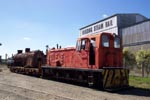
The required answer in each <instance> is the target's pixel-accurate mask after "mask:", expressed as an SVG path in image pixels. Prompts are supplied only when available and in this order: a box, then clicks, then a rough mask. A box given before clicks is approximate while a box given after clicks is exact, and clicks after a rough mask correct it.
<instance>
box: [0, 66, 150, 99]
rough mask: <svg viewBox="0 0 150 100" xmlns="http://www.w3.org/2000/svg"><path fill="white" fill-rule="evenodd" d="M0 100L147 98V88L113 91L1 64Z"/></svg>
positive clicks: (149, 93) (149, 97)
mask: <svg viewBox="0 0 150 100" xmlns="http://www.w3.org/2000/svg"><path fill="white" fill-rule="evenodd" d="M0 100H150V90H146V89H145V90H144V89H139V88H130V89H127V90H123V91H118V92H115V93H110V92H106V91H100V90H96V89H92V88H88V87H83V86H79V85H75V84H67V83H63V82H57V81H52V80H46V79H41V78H36V77H31V76H25V75H21V74H16V73H11V72H10V71H9V69H8V68H7V67H6V66H4V65H3V66H2V65H0Z"/></svg>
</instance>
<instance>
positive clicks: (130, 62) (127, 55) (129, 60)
mask: <svg viewBox="0 0 150 100" xmlns="http://www.w3.org/2000/svg"><path fill="white" fill-rule="evenodd" d="M123 58H124V66H126V67H132V66H134V65H135V64H136V60H135V55H134V54H133V53H132V52H130V51H129V48H124V49H123Z"/></svg>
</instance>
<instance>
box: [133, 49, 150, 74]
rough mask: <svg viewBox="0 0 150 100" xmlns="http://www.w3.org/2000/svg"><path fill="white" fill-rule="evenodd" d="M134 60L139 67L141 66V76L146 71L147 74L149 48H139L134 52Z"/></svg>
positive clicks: (149, 68)
mask: <svg viewBox="0 0 150 100" xmlns="http://www.w3.org/2000/svg"><path fill="white" fill-rule="evenodd" d="M136 62H137V65H138V67H139V68H142V76H144V72H145V71H146V73H147V75H149V73H150V50H147V51H146V50H140V51H138V52H137V53H136Z"/></svg>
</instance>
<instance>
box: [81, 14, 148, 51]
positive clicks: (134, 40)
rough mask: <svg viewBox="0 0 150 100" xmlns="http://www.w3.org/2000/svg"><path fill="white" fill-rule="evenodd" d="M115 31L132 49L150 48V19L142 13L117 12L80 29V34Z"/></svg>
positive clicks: (126, 45)
mask: <svg viewBox="0 0 150 100" xmlns="http://www.w3.org/2000/svg"><path fill="white" fill-rule="evenodd" d="M102 32H109V33H115V34H117V35H119V36H120V37H122V39H123V46H124V47H129V48H130V49H131V50H134V51H135V50H136V51H138V50H140V49H146V50H149V49H150V19H148V18H146V17H144V16H143V15H141V14H136V13H135V14H115V15H112V16H110V17H108V18H105V19H102V20H100V21H97V22H95V23H92V24H90V25H87V26H85V27H82V28H81V29H80V36H81V37H82V36H85V35H90V34H100V33H102Z"/></svg>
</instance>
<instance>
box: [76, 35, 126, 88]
mask: <svg viewBox="0 0 150 100" xmlns="http://www.w3.org/2000/svg"><path fill="white" fill-rule="evenodd" d="M76 50H77V51H78V52H79V53H80V54H81V55H82V53H83V52H86V53H87V56H88V57H87V62H88V66H89V68H90V69H93V70H95V69H96V70H101V71H102V77H101V78H102V79H103V80H102V83H103V87H104V88H105V89H110V88H111V89H112V88H122V87H128V75H129V70H128V69H126V68H123V54H122V43H121V39H120V37H119V36H117V35H115V34H113V35H112V34H109V33H101V34H95V35H90V36H86V37H81V38H80V39H78V41H77V46H76Z"/></svg>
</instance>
